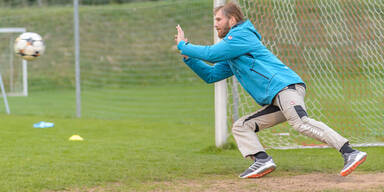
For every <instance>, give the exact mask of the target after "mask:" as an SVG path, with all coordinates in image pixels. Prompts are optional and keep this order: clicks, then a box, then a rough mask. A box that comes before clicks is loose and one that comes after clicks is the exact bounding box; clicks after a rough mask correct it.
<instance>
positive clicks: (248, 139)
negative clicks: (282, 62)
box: [232, 84, 348, 157]
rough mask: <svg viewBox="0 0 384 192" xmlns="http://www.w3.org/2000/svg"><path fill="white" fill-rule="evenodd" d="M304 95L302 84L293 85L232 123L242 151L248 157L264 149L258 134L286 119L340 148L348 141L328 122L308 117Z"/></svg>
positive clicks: (294, 126) (234, 134)
mask: <svg viewBox="0 0 384 192" xmlns="http://www.w3.org/2000/svg"><path fill="white" fill-rule="evenodd" d="M304 96H305V87H304V86H303V85H301V84H295V85H290V86H288V87H286V88H284V89H283V90H282V91H280V92H279V93H278V94H277V95H276V97H275V99H274V100H273V103H272V104H271V105H266V106H264V107H262V108H261V109H259V110H257V111H256V112H254V113H251V114H248V115H246V116H243V117H242V118H240V119H239V120H237V121H236V122H235V123H234V124H233V127H232V133H233V136H234V138H235V140H236V142H237V145H238V148H239V150H240V152H241V154H242V155H243V156H244V157H247V156H249V155H253V154H255V153H257V152H260V151H265V149H264V147H263V146H262V145H261V144H260V141H259V139H258V137H257V134H256V133H257V132H258V131H260V130H263V129H265V128H269V127H272V126H274V125H277V124H279V123H282V122H285V121H288V124H289V125H291V126H292V127H293V128H294V129H295V130H296V131H298V132H300V133H301V134H303V135H306V136H308V137H311V138H314V139H316V140H318V141H321V142H323V143H326V144H328V145H330V146H331V147H334V148H336V149H337V150H340V148H341V147H342V146H343V145H344V144H345V143H346V142H348V140H347V139H345V138H344V137H342V136H341V135H339V134H338V133H336V132H335V131H334V130H333V129H331V128H329V127H328V126H327V125H326V124H324V123H322V122H319V121H316V120H314V119H311V118H309V117H308V115H307V112H306V108H305V104H304Z"/></svg>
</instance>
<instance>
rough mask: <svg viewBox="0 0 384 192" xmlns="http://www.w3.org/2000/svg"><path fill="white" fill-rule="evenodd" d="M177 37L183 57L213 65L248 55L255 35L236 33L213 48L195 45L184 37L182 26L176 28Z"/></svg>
mask: <svg viewBox="0 0 384 192" xmlns="http://www.w3.org/2000/svg"><path fill="white" fill-rule="evenodd" d="M176 29H177V35H176V36H175V40H176V44H177V48H178V49H179V50H180V51H181V54H182V55H186V56H189V57H193V58H197V59H201V60H204V61H208V62H211V63H217V62H220V61H225V60H229V59H233V58H236V57H239V56H241V55H244V54H247V53H249V52H250V51H251V49H252V46H251V45H252V44H250V41H251V39H252V38H249V37H250V36H253V34H248V33H244V32H239V31H235V32H233V33H232V34H231V35H228V36H227V37H226V38H224V39H223V40H222V41H220V42H219V43H216V44H214V45H211V46H201V45H193V44H191V43H189V42H188V41H187V40H186V38H185V37H184V31H183V29H181V27H180V25H177V26H176Z"/></svg>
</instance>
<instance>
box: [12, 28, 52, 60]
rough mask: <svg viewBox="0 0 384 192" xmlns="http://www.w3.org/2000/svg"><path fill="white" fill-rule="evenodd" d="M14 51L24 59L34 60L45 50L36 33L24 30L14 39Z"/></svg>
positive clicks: (41, 40)
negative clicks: (24, 31)
mask: <svg viewBox="0 0 384 192" xmlns="http://www.w3.org/2000/svg"><path fill="white" fill-rule="evenodd" d="M14 48H15V53H16V54H18V55H20V56H21V57H23V59H25V60H29V61H30V60H34V59H36V58H37V57H39V56H41V55H42V54H43V53H44V51H45V45H44V41H43V39H42V38H41V36H40V35H39V34H37V33H32V32H26V33H23V34H21V35H20V36H19V37H17V38H16V40H15V47H14Z"/></svg>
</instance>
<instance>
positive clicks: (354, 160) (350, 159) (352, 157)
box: [340, 150, 367, 176]
mask: <svg viewBox="0 0 384 192" xmlns="http://www.w3.org/2000/svg"><path fill="white" fill-rule="evenodd" d="M343 157H344V168H343V170H341V172H340V175H341V176H347V175H349V174H350V173H352V171H353V170H355V169H356V167H357V166H359V165H360V164H362V163H364V161H365V159H366V158H367V153H366V152H362V151H358V150H355V151H353V152H351V153H344V154H343Z"/></svg>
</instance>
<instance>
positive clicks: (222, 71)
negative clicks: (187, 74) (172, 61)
mask: <svg viewBox="0 0 384 192" xmlns="http://www.w3.org/2000/svg"><path fill="white" fill-rule="evenodd" d="M183 60H184V62H185V64H187V65H188V67H190V68H191V69H192V70H193V71H194V72H195V73H196V74H197V75H198V76H199V77H200V78H201V79H203V80H204V81H205V82H206V83H214V82H217V81H220V80H223V79H225V78H228V77H230V76H232V75H233V73H232V70H231V68H230V66H229V65H228V63H227V61H222V62H219V63H216V64H215V65H213V66H211V65H208V64H207V63H205V62H203V61H202V60H199V59H195V58H188V59H183Z"/></svg>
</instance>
